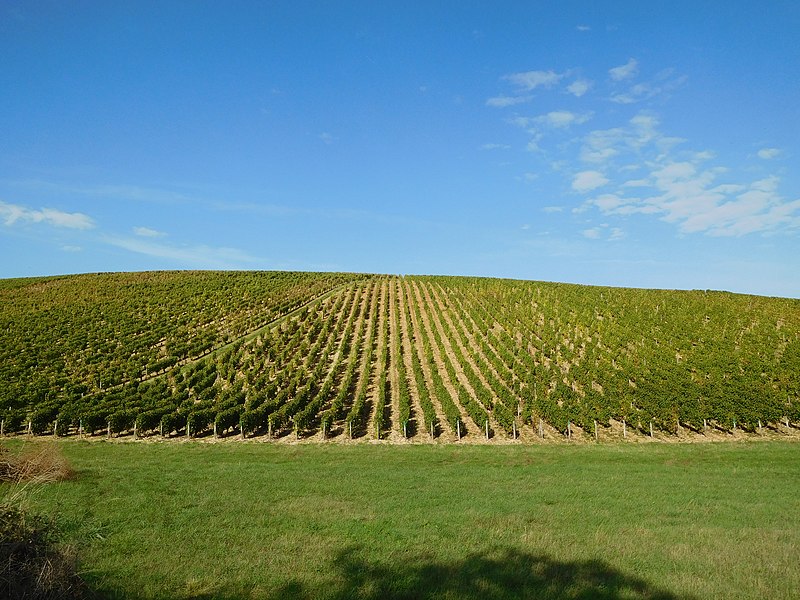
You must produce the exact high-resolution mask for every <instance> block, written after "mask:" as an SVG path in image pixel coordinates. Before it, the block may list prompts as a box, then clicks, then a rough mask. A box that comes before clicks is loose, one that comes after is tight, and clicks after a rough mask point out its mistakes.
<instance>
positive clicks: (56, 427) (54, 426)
mask: <svg viewBox="0 0 800 600" xmlns="http://www.w3.org/2000/svg"><path fill="white" fill-rule="evenodd" d="M53 437H58V419H56V422H55V423H54V424H53Z"/></svg>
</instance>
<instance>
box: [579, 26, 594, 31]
mask: <svg viewBox="0 0 800 600" xmlns="http://www.w3.org/2000/svg"><path fill="white" fill-rule="evenodd" d="M575 29H577V30H578V31H591V30H592V28H591V27H589V26H588V25H578V26H577V27H576V28H575Z"/></svg>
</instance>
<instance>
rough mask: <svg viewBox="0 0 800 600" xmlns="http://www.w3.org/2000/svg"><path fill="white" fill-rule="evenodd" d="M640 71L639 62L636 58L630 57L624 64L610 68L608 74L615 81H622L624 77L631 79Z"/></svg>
mask: <svg viewBox="0 0 800 600" xmlns="http://www.w3.org/2000/svg"><path fill="white" fill-rule="evenodd" d="M638 72H639V63H638V61H637V60H636V59H635V58H630V59H628V62H626V63H625V64H624V65H620V66H618V67H614V68H613V69H609V70H608V75H609V77H611V79H613V80H614V81H622V80H623V79H630V78H631V77H634V76H635V75H636V74H637V73H638Z"/></svg>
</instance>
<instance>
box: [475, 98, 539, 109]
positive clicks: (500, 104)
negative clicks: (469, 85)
mask: <svg viewBox="0 0 800 600" xmlns="http://www.w3.org/2000/svg"><path fill="white" fill-rule="evenodd" d="M532 98H533V97H532V96H505V95H500V96H495V97H493V98H489V99H488V100H487V101H486V106H493V107H494V108H505V107H506V106H514V105H515V104H523V103H525V102H530V101H531V99H532Z"/></svg>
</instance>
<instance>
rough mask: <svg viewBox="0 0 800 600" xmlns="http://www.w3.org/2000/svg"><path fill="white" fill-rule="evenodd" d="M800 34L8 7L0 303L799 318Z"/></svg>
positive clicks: (248, 7)
mask: <svg viewBox="0 0 800 600" xmlns="http://www.w3.org/2000/svg"><path fill="white" fill-rule="evenodd" d="M698 4H699V6H698ZM798 30H800V4H798V3H797V2H765V3H757V2H730V1H729V2H699V3H698V2H697V0H694V1H692V2H607V3H598V2H508V3H502V2H501V3H497V2H493V3H489V2H461V1H459V2H424V3H423V2H420V3H414V2H411V3H409V2H405V3H391V4H390V3H383V2H363V3H353V2H318V3H307V2H299V3H298V2H269V3H249V2H225V3H219V2H217V3H212V2H208V3H203V2H163V1H162V2H153V3H150V2H144V1H137V2H77V1H76V2H27V1H25V2H15V1H8V0H5V1H3V2H1V3H0V73H2V76H1V77H0V107H1V108H2V110H0V257H1V258H2V261H1V262H0V265H1V266H0V277H21V276H30V275H50V274H60V273H77V272H95V271H119V270H126V271H129V270H131V271H139V270H152V269H206V268H207V269H229V268H230V269H291V270H336V271H362V272H378V273H441V274H453V275H481V276H498V277H514V278H522V279H536V280H549V281H564V282H575V283H586V284H599V285H620V286H632V287H660V288H683V289H689V288H701V289H724V290H731V291H736V292H746V293H756V294H766V295H778V296H789V297H795V298H800V169H798V159H799V158H800V77H798V74H800V43H798V41H797V31H798Z"/></svg>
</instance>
